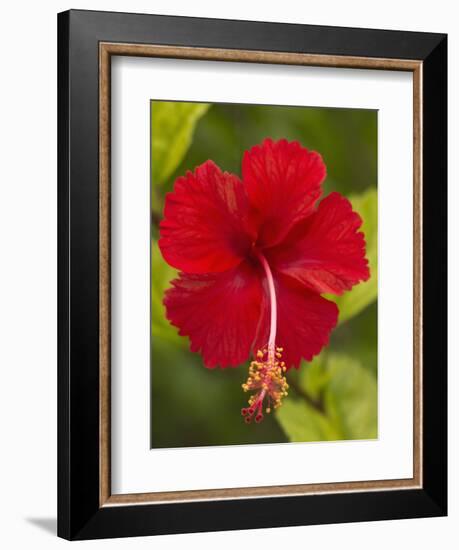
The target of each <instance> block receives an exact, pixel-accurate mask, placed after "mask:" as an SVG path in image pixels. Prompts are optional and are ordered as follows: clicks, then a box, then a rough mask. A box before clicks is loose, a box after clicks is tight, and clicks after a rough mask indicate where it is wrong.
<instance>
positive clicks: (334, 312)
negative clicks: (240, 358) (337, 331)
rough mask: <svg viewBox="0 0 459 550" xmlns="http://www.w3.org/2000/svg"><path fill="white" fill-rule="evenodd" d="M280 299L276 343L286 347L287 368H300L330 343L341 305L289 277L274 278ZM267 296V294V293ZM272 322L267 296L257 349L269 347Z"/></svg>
mask: <svg viewBox="0 0 459 550" xmlns="http://www.w3.org/2000/svg"><path fill="white" fill-rule="evenodd" d="M274 283H275V289H276V301H277V333H276V346H279V347H282V348H283V351H282V360H283V361H285V364H286V367H287V368H288V369H289V368H291V367H295V368H298V367H299V366H300V362H301V359H306V360H307V361H311V360H312V358H313V357H314V356H315V355H317V354H318V353H320V351H321V350H322V348H323V347H324V346H326V345H327V344H328V342H329V337H330V333H331V331H332V329H333V328H334V327H335V326H336V323H337V320H338V307H337V305H336V304H335V303H334V302H331V301H329V300H326V299H325V298H323V297H322V296H320V295H319V294H317V293H315V292H312V291H310V290H308V289H307V288H305V287H304V286H303V285H300V284H298V283H297V282H295V281H294V280H292V279H290V278H289V277H285V276H283V275H280V274H277V275H275V277H274ZM265 295H266V293H265ZM269 321H270V308H269V304H268V301H267V299H265V300H264V301H263V308H262V320H261V326H262V327H263V328H262V330H260V332H259V335H258V337H257V341H256V349H261V348H263V347H265V346H266V344H267V341H268V330H269Z"/></svg>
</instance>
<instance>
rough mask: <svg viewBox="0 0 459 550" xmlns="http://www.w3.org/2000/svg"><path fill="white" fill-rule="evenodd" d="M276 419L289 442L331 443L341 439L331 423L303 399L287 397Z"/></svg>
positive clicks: (277, 412)
mask: <svg viewBox="0 0 459 550" xmlns="http://www.w3.org/2000/svg"><path fill="white" fill-rule="evenodd" d="M276 418H277V420H278V422H279V424H280V425H281V427H282V429H283V430H284V432H285V433H286V434H287V436H288V437H289V439H290V441H294V442H307V441H333V440H338V439H343V437H342V436H341V434H340V433H339V432H338V431H337V430H336V429H335V427H334V426H333V423H332V422H331V421H330V420H329V419H328V418H327V417H326V416H325V415H323V414H322V413H320V412H318V411H317V410H316V409H314V408H313V407H312V406H311V405H309V403H308V402H307V401H305V400H304V399H297V398H294V397H293V396H289V397H287V398H286V400H285V401H284V403H283V405H282V406H281V407H280V408H279V409H278V410H277V411H276Z"/></svg>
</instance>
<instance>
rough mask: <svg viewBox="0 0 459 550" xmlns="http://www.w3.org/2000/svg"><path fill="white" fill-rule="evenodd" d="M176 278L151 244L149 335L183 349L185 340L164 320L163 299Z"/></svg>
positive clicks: (173, 270) (153, 243)
mask: <svg viewBox="0 0 459 550" xmlns="http://www.w3.org/2000/svg"><path fill="white" fill-rule="evenodd" d="M176 276H177V271H176V270H175V269H174V268H172V267H170V265H169V264H167V263H166V262H165V261H164V259H163V257H162V255H161V252H160V250H159V246H158V243H157V241H156V240H154V239H153V240H152V242H151V334H152V338H154V339H155V338H156V339H158V340H165V341H169V342H171V343H173V344H176V345H178V346H179V347H181V348H183V347H185V346H187V345H188V342H187V339H186V338H181V337H180V336H179V335H178V333H177V329H176V328H175V327H173V326H172V325H171V324H170V323H169V321H168V320H167V318H166V312H165V310H164V304H163V298H164V292H165V291H166V290H167V289H168V288H169V287H170V282H171V281H172V279H174V278H175V277H176Z"/></svg>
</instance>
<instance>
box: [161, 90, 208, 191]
mask: <svg viewBox="0 0 459 550" xmlns="http://www.w3.org/2000/svg"><path fill="white" fill-rule="evenodd" d="M208 108H209V104H208V103H183V102H180V101H176V102H168V101H153V102H152V106H151V176H152V181H153V185H162V184H164V182H166V181H167V179H168V178H169V176H170V175H171V174H172V172H174V170H175V169H176V168H177V166H178V165H179V163H180V162H181V160H182V159H183V157H184V156H185V154H186V152H187V150H188V147H189V146H190V144H191V140H192V137H193V132H194V128H195V126H196V123H197V122H198V120H199V119H200V118H201V117H202V116H203V115H204V114H205V112H206V111H207V109H208Z"/></svg>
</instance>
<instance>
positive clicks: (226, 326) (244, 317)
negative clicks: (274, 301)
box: [164, 262, 263, 368]
mask: <svg viewBox="0 0 459 550" xmlns="http://www.w3.org/2000/svg"><path fill="white" fill-rule="evenodd" d="M261 281H262V279H261V274H260V273H259V271H258V268H257V267H256V266H253V265H251V264H249V263H248V262H243V263H241V264H240V265H239V266H237V267H236V268H233V269H230V270H228V271H225V272H224V273H216V274H199V275H198V274H185V273H181V274H180V277H179V278H178V279H175V280H174V281H172V288H170V289H169V290H168V291H167V292H166V294H165V297H164V305H165V306H166V316H167V318H168V319H169V321H170V322H171V323H172V324H173V325H174V326H176V327H178V329H179V334H180V335H182V336H189V337H190V341H191V346H190V349H191V351H193V352H200V353H201V354H202V356H203V359H204V364H205V366H206V367H209V368H214V367H216V366H217V365H220V366H221V367H236V366H238V365H240V364H241V363H243V362H244V361H246V360H247V359H248V358H249V355H250V353H251V351H252V344H253V341H254V339H255V335H256V332H257V328H258V324H259V321H260V309H261V302H262V293H263V289H262V283H261Z"/></svg>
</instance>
